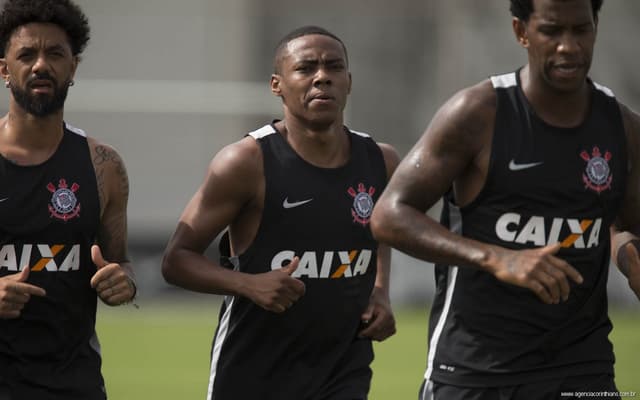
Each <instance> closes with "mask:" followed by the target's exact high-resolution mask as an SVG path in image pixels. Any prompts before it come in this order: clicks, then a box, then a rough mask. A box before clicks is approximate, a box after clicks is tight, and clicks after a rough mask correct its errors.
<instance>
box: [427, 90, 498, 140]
mask: <svg viewBox="0 0 640 400" xmlns="http://www.w3.org/2000/svg"><path fill="white" fill-rule="evenodd" d="M495 110H496V92H495V89H494V88H493V86H492V84H491V81H490V80H488V79H487V80H484V81H482V82H480V83H478V84H476V85H473V86H469V87H467V88H464V89H462V90H460V91H459V92H458V93H456V94H454V95H453V96H452V97H451V98H450V99H449V100H448V101H447V102H446V103H445V104H444V105H443V106H442V108H441V109H440V112H442V113H443V114H445V115H446V116H447V117H449V118H451V119H452V121H453V122H454V123H455V124H456V125H458V126H465V127H467V128H469V129H470V130H474V129H473V128H477V127H478V126H477V124H478V123H482V125H485V124H486V122H487V121H491V120H492V118H493V117H495Z"/></svg>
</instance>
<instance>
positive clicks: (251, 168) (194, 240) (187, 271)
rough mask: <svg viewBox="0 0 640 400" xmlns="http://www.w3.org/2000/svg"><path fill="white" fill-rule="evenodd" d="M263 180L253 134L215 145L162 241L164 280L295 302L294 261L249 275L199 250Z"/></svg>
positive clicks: (280, 303)
mask: <svg viewBox="0 0 640 400" xmlns="http://www.w3.org/2000/svg"><path fill="white" fill-rule="evenodd" d="M263 185H264V176H263V172H262V154H261V152H260V148H259V146H258V144H257V143H256V142H255V140H254V139H253V138H250V137H247V138H244V139H243V140H241V141H239V142H237V143H234V144H232V145H229V146H227V147H225V148H224V149H223V150H221V151H220V152H219V153H218V154H217V155H216V156H215V157H214V159H213V160H212V161H211V164H210V166H209V169H208V172H207V175H206V177H205V180H204V182H203V183H202V185H201V186H200V188H199V189H198V191H197V192H196V193H195V195H194V196H193V198H192V199H191V200H190V201H189V203H188V204H187V206H186V208H185V210H184V211H183V213H182V216H181V217H180V221H179V223H178V227H177V228H176V231H175V232H174V234H173V236H172V237H171V239H170V241H169V243H168V245H167V248H166V250H165V254H164V259H163V262H162V274H163V276H164V278H165V280H166V281H167V282H169V283H172V284H174V285H177V286H181V287H183V288H186V289H189V290H193V291H198V292H204V293H214V294H230V295H239V296H244V297H247V298H249V299H251V300H252V301H253V302H254V303H256V304H258V305H260V306H261V307H263V308H265V309H267V310H271V311H276V312H282V311H284V310H285V309H286V307H288V306H290V305H291V303H293V302H295V301H296V300H297V299H298V298H299V297H300V296H301V295H302V293H303V292H304V285H303V284H302V282H301V281H299V280H297V279H294V278H292V277H290V276H289V275H290V274H291V273H293V271H294V270H295V268H296V267H297V261H294V263H295V265H290V266H288V267H285V268H283V269H281V270H277V271H271V272H269V273H265V274H257V275H254V274H247V273H243V272H238V271H234V270H230V269H227V268H224V267H222V266H221V265H220V264H219V263H218V262H217V261H212V260H209V259H207V258H206V257H205V256H204V254H203V253H204V251H205V250H206V248H207V247H208V246H209V244H210V243H211V242H212V241H213V239H214V238H215V237H216V236H217V235H218V234H219V233H220V232H222V231H223V230H224V229H225V228H226V227H227V226H229V225H231V224H234V223H237V222H238V221H239V220H242V219H245V218H246V215H247V213H248V212H249V210H250V209H251V208H252V207H256V204H257V202H259V201H261V199H258V191H259V190H263V189H260V188H262V187H263ZM261 206H262V205H259V207H261ZM242 241H244V242H246V241H247V239H246V238H244V239H243V240H242ZM294 263H292V264H294Z"/></svg>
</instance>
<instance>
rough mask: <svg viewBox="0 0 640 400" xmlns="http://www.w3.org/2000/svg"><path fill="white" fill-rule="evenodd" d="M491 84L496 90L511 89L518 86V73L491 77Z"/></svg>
mask: <svg viewBox="0 0 640 400" xmlns="http://www.w3.org/2000/svg"><path fill="white" fill-rule="evenodd" d="M491 83H492V84H493V87H494V88H496V89H497V88H509V87H512V86H516V85H517V81H516V73H515V72H509V73H508V74H502V75H496V76H492V77H491Z"/></svg>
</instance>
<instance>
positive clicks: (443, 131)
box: [422, 79, 496, 159]
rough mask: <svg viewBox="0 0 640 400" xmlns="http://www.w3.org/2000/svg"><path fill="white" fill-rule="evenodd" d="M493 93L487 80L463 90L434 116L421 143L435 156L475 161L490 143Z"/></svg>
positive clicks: (494, 99)
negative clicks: (457, 157)
mask: <svg viewBox="0 0 640 400" xmlns="http://www.w3.org/2000/svg"><path fill="white" fill-rule="evenodd" d="M495 111H496V92H495V89H494V88H493V86H492V84H491V81H490V80H488V79H487V80H484V81H482V82H480V83H478V84H476V85H473V86H470V87H467V88H464V89H462V90H460V91H459V92H457V93H456V94H454V95H453V96H452V97H451V98H450V99H449V100H448V101H447V102H445V103H444V104H443V105H442V107H440V109H439V110H438V111H437V112H436V114H435V116H434V117H433V119H432V120H431V123H430V124H429V126H428V127H427V130H426V131H425V134H424V135H423V140H422V142H423V143H424V144H425V145H428V146H429V148H430V149H432V150H433V151H434V152H436V153H437V154H442V155H447V154H459V155H461V156H462V155H463V154H465V156H463V158H466V159H469V158H473V157H476V155H477V154H479V153H480V152H481V151H483V150H484V149H485V148H486V146H487V144H488V143H489V142H490V137H491V134H492V132H493V126H494V123H495V114H496V113H495Z"/></svg>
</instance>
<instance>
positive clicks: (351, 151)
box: [163, 26, 398, 400]
mask: <svg viewBox="0 0 640 400" xmlns="http://www.w3.org/2000/svg"><path fill="white" fill-rule="evenodd" d="M271 90H272V92H273V93H274V94H275V95H276V96H278V97H280V98H281V99H282V104H283V109H284V118H283V119H282V120H280V121H275V122H273V123H271V124H268V125H265V126H263V127H262V128H260V129H257V130H255V131H253V132H251V133H249V134H248V135H247V136H246V137H244V138H243V139H241V140H239V141H238V142H236V143H233V144H231V145H229V146H227V147H225V148H224V149H222V150H221V151H220V152H219V153H218V154H217V155H216V156H215V157H214V159H213V161H212V162H211V164H210V167H209V170H208V173H207V176H206V178H205V180H204V183H203V184H202V186H201V187H200V189H199V190H198V191H197V192H196V194H195V195H194V197H193V198H192V199H191V201H190V202H189V204H188V205H187V207H186V209H185V210H184V212H183V214H182V216H181V218H180V222H179V224H178V227H177V229H176V231H175V234H174V235H173V237H172V239H171V240H170V242H169V244H168V246H167V249H166V253H165V258H164V262H163V273H164V276H165V278H166V279H167V281H168V282H170V283H173V284H176V285H179V286H182V287H185V288H187V289H190V290H194V291H199V292H206V293H215V294H222V295H225V298H224V303H223V306H222V310H221V312H220V319H219V324H218V328H217V331H216V334H215V338H214V341H213V351H212V354H211V375H210V380H209V390H208V395H207V398H208V399H210V400H213V399H215V400H234V399H263V400H268V399H274V400H275V399H277V400H305V399H308V400H311V399H326V400H329V399H335V400H341V399H349V400H364V399H366V398H367V393H368V390H369V386H370V380H371V370H370V367H369V364H370V363H371V361H372V359H373V352H372V345H371V340H372V339H374V340H384V339H385V338H387V337H389V336H390V335H392V334H393V333H394V332H395V321H394V318H393V314H392V312H391V307H390V304H389V262H390V250H389V248H388V247H386V246H378V244H377V243H376V242H375V241H374V240H373V237H372V236H371V232H370V230H369V220H370V216H371V212H372V210H373V205H374V203H375V202H376V201H377V199H378V196H379V195H380V193H381V192H382V190H383V188H384V187H385V185H386V182H387V179H388V177H389V176H390V175H391V173H392V171H393V170H394V168H395V166H396V165H397V162H398V156H397V154H396V152H395V150H394V149H393V148H392V147H391V146H389V145H386V144H377V143H376V142H374V140H373V139H372V138H371V137H370V136H369V135H367V134H364V133H359V132H355V131H353V130H351V129H349V128H346V127H345V126H344V122H343V110H344V107H345V104H346V101H347V96H348V94H349V92H350V90H351V74H350V73H349V69H348V61H347V51H346V48H345V46H344V44H343V42H342V41H341V40H340V39H339V38H338V37H337V36H335V35H334V34H332V33H330V32H328V31H326V30H325V29H323V28H319V27H313V26H307V27H302V28H299V29H297V30H295V31H293V32H291V33H290V34H288V35H286V36H285V37H284V38H283V39H282V41H281V42H280V44H279V45H278V47H277V49H276V52H275V72H274V74H273V75H272V77H271ZM227 227H229V231H228V232H229V239H230V242H229V244H230V254H229V255H230V258H229V260H228V261H229V265H226V263H222V264H221V263H220V262H216V261H212V260H208V259H207V258H205V257H204V256H203V252H204V251H205V249H206V248H207V247H208V246H209V244H210V243H211V241H212V240H213V239H214V238H215V237H216V236H217V235H218V234H219V233H221V232H222V231H223V230H224V229H225V228H227ZM223 243H226V242H223Z"/></svg>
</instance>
